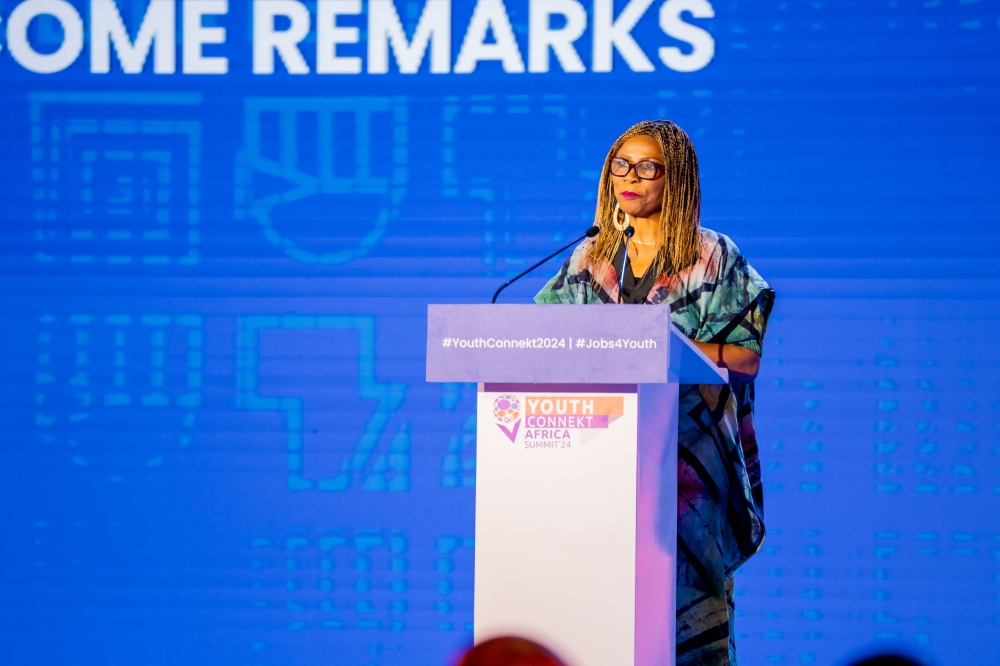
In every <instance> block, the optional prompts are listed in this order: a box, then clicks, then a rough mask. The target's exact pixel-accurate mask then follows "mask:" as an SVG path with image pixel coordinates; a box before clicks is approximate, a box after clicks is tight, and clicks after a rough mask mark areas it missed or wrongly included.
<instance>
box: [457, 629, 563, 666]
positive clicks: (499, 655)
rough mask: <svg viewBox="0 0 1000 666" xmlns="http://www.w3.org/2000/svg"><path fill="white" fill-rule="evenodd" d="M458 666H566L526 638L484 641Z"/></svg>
mask: <svg viewBox="0 0 1000 666" xmlns="http://www.w3.org/2000/svg"><path fill="white" fill-rule="evenodd" d="M458 666H566V664H565V663H564V662H563V661H562V660H561V659H559V657H557V656H555V655H554V654H552V653H551V652H549V651H548V650H546V649H545V648H544V647H542V646H541V645H539V644H538V643H535V642H534V641H529V640H528V639H526V638H516V637H513V636H504V637H501V638H491V639H490V640H488V641H484V642H482V643H480V644H479V645H477V646H476V647H474V648H472V649H471V650H469V651H468V652H466V653H465V656H463V657H462V658H461V659H460V660H459V662H458Z"/></svg>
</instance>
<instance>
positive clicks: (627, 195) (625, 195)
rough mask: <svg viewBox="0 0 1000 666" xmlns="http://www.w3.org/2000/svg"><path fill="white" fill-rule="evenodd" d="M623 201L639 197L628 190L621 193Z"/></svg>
mask: <svg viewBox="0 0 1000 666" xmlns="http://www.w3.org/2000/svg"><path fill="white" fill-rule="evenodd" d="M621 197H622V199H638V198H639V195H638V194H636V193H635V192H629V191H628V190H626V191H624V192H622V193H621Z"/></svg>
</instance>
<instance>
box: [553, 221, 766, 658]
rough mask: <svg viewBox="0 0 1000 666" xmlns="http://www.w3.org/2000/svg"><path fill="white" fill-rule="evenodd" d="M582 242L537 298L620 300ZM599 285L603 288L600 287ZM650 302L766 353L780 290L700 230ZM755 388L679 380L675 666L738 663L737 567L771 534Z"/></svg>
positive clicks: (705, 337)
mask: <svg viewBox="0 0 1000 666" xmlns="http://www.w3.org/2000/svg"><path fill="white" fill-rule="evenodd" d="M591 242H592V241H587V242H586V243H584V244H582V245H580V246H579V247H578V248H577V249H576V251H575V252H574V253H573V255H572V256H571V257H570V258H569V259H568V260H567V261H566V263H565V264H564V265H563V267H562V269H561V270H560V271H559V273H558V274H557V275H556V276H555V277H553V278H552V279H551V280H549V282H548V284H546V285H545V287H544V288H543V289H542V290H541V291H540V292H539V293H538V295H537V296H535V301H537V302H538V303H579V304H583V303H616V302H617V301H618V280H617V275H616V272H615V269H614V267H613V266H611V265H610V264H609V263H608V262H601V263H599V264H593V265H592V264H591V263H589V261H588V259H587V256H586V254H587V251H588V249H589V248H590V243H591ZM595 284H596V287H595V286H594V285H595ZM645 302H646V304H649V305H659V304H664V305H668V306H669V307H670V318H671V320H672V321H673V323H674V324H675V325H676V326H677V327H678V328H679V329H680V330H681V332H683V333H684V334H685V335H687V336H688V337H689V338H691V339H693V340H697V341H700V342H714V343H724V344H729V345H740V346H741V347H746V348H747V349H750V350H753V351H754V352H756V353H757V354H760V353H761V345H762V343H763V341H764V331H765V329H766V328H767V319H768V316H769V315H770V312H771V306H772V305H773V303H774V291H773V290H772V289H771V288H770V286H768V284H767V283H766V282H764V280H763V279H761V277H760V275H758V274H757V271H755V270H754V269H753V268H751V267H750V265H749V264H748V263H747V262H746V259H744V258H743V255H741V254H740V252H739V250H738V249H737V247H736V245H735V244H734V243H733V242H732V241H731V240H730V239H729V238H728V237H726V236H724V235H722V234H718V233H715V232H714V231H710V230H708V229H702V234H701V256H700V259H699V260H698V262H697V263H696V264H694V265H693V266H690V267H689V268H687V269H685V270H683V271H681V272H680V273H679V274H677V275H674V276H666V275H664V276H661V277H660V278H659V279H658V280H657V281H656V282H655V283H654V285H653V287H652V288H651V289H650V291H649V294H648V296H647V297H646V301H645ZM753 403H754V387H753V383H752V382H751V383H747V384H744V383H742V382H738V381H735V380H734V381H731V382H730V383H729V384H728V385H724V386H708V385H695V384H688V385H682V386H681V387H680V410H679V420H680V423H679V425H678V465H677V467H678V469H677V475H678V476H677V487H678V501H677V514H678V515H677V664H678V666H729V665H733V666H735V664H736V649H735V644H734V643H733V637H734V632H733V611H734V604H733V573H734V572H735V571H736V569H738V568H739V567H740V565H742V564H743V563H744V562H746V561H747V559H749V558H750V556H751V555H753V554H754V553H756V552H757V551H758V550H759V549H760V545H761V542H762V541H763V540H764V512H763V509H764V498H763V493H762V489H761V481H760V459H759V457H758V454H757V437H756V433H755V430H754V421H753Z"/></svg>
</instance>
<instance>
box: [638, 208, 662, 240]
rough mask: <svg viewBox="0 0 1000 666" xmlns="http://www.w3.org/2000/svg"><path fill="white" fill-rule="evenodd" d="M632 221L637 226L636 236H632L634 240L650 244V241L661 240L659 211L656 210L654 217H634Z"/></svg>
mask: <svg viewBox="0 0 1000 666" xmlns="http://www.w3.org/2000/svg"><path fill="white" fill-rule="evenodd" d="M631 223H632V226H633V227H634V228H635V236H633V237H632V239H633V241H635V242H638V243H640V244H642V245H649V244H650V243H656V242H657V241H658V240H659V235H660V231H659V227H660V213H659V211H657V212H656V215H655V216H654V217H633V218H632V219H631Z"/></svg>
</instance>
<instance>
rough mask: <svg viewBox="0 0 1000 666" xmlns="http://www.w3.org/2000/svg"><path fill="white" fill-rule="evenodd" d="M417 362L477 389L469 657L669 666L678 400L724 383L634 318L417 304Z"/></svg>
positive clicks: (643, 318) (625, 313)
mask: <svg viewBox="0 0 1000 666" xmlns="http://www.w3.org/2000/svg"><path fill="white" fill-rule="evenodd" d="M427 350H428V365H427V378H428V381H451V382H456V381H475V382H477V383H478V384H479V394H478V405H477V416H478V424H477V453H476V533H475V538H476V544H475V548H476V571H475V602H474V603H475V610H474V635H475V641H476V643H479V642H481V641H483V640H486V639H489V638H493V637H496V636H501V635H518V636H523V637H526V638H531V639H533V640H536V641H538V642H540V643H542V644H544V645H546V646H547V647H549V648H550V649H552V650H553V651H555V652H556V653H557V654H559V655H561V656H562V657H563V658H564V659H566V660H567V662H568V663H569V664H570V665H571V666H617V665H633V664H634V665H636V666H638V665H642V666H653V665H656V666H661V665H665V664H668V665H672V664H674V653H675V644H674V643H675V633H676V629H675V589H674V588H675V574H676V548H677V523H676V520H677V407H678V405H677V399H678V387H679V384H680V383H701V384H721V383H725V382H726V381H728V376H727V373H726V371H725V370H721V369H719V368H717V367H716V366H715V365H714V364H713V363H712V362H711V361H709V360H708V359H707V358H706V357H705V356H704V355H703V354H702V353H701V352H700V351H699V350H698V349H697V348H696V347H695V346H694V345H693V344H691V342H690V341H689V340H687V339H686V338H685V337H684V336H682V335H681V334H680V333H679V332H677V330H676V328H674V327H673V326H672V325H671V324H670V321H669V311H668V309H667V308H646V307H640V306H621V307H604V308H588V307H574V306H564V305H485V306H481V305H465V306H454V305H453V306H434V305H432V306H430V307H429V310H428V340H427Z"/></svg>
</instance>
